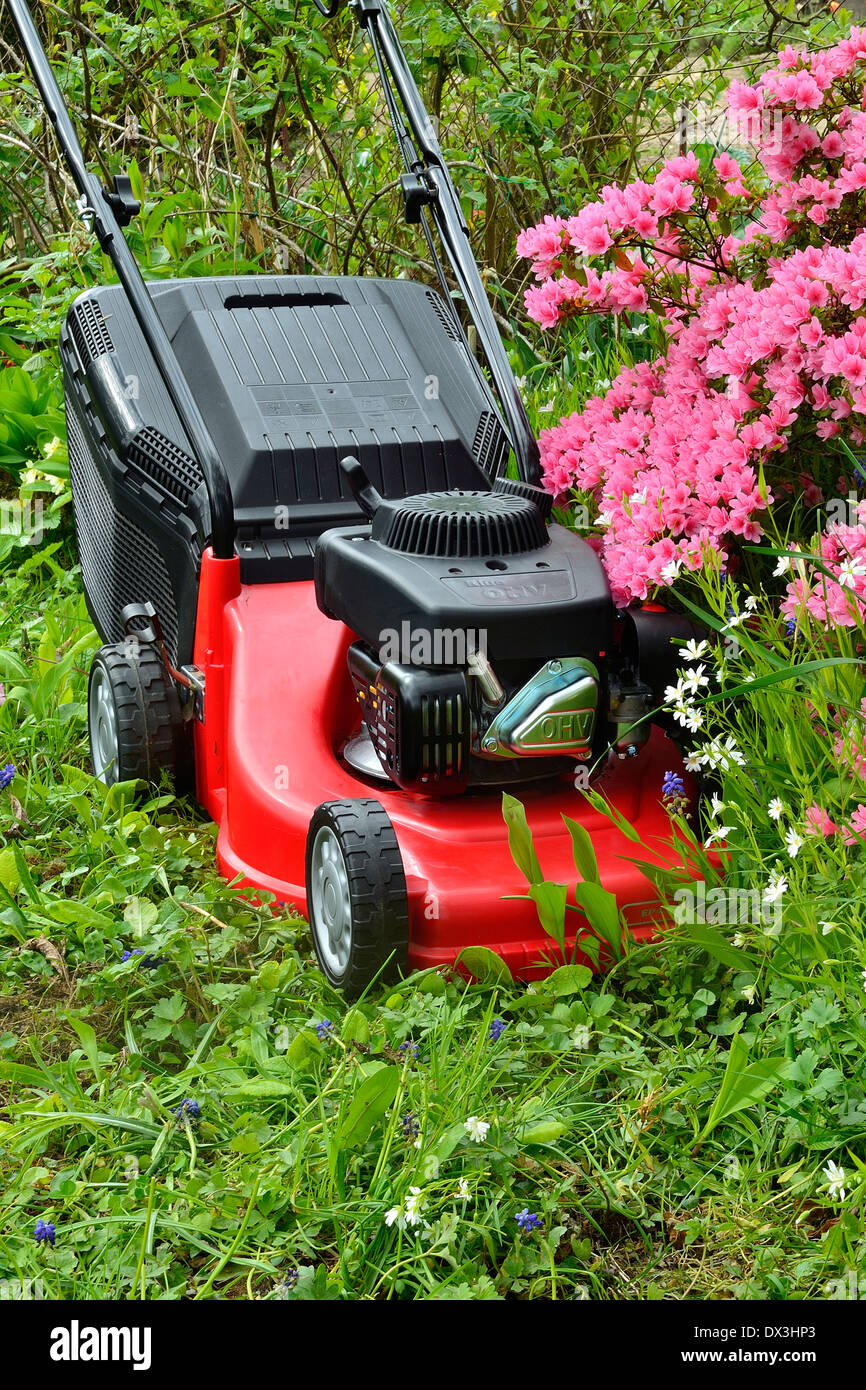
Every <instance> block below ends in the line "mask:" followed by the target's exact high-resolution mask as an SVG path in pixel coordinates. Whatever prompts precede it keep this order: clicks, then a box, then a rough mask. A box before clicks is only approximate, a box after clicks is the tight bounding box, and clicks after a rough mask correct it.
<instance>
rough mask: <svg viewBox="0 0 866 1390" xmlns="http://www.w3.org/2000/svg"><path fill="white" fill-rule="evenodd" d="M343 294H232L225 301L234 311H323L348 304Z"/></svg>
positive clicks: (289, 291) (289, 292)
mask: <svg viewBox="0 0 866 1390" xmlns="http://www.w3.org/2000/svg"><path fill="white" fill-rule="evenodd" d="M346 303H347V300H345V299H344V298H343V296H342V295H341V294H334V293H332V292H330V291H324V292H322V293H321V294H319V293H312V294H304V293H301V292H300V291H297V292H293V291H291V290H286V291H285V293H282V292H280V293H277V294H230V295H229V296H228V298H227V299H225V300H224V301H223V306H224V308H226V309H228V310H229V311H231V310H232V309H323V308H333V307H334V305H337V304H346Z"/></svg>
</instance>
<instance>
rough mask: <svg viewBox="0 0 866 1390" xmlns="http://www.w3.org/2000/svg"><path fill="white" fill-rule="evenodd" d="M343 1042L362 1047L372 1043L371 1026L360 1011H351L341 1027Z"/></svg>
mask: <svg viewBox="0 0 866 1390" xmlns="http://www.w3.org/2000/svg"><path fill="white" fill-rule="evenodd" d="M340 1037H341V1038H342V1039H343V1042H347V1043H360V1044H361V1046H362V1047H364V1046H366V1044H367V1043H368V1042H369V1041H370V1024H369V1021H368V1020H367V1018H366V1016H365V1015H364V1014H363V1013H362V1012H361V1010H360V1009H350V1010H349V1012H348V1013H347V1014H346V1017H345V1018H344V1019H343V1022H342V1024H341V1025H340Z"/></svg>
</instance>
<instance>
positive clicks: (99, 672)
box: [88, 666, 120, 786]
mask: <svg viewBox="0 0 866 1390" xmlns="http://www.w3.org/2000/svg"><path fill="white" fill-rule="evenodd" d="M88 721H89V725H90V748H91V752H92V754H93V770H94V773H95V774H96V776H97V777H98V779H99V781H100V782H104V783H105V784H106V786H110V785H111V784H112V782H115V781H117V765H118V757H119V753H120V749H119V744H118V736H117V714H116V711H115V708H114V699H113V697H112V694H111V687H110V685H109V682H108V678H107V676H106V673H105V671H104V670H103V669H102V667H101V666H96V667H95V669H94V672H93V678H92V680H91V682H90V694H89V697H88Z"/></svg>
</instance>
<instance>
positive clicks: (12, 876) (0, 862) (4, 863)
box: [0, 849, 21, 897]
mask: <svg viewBox="0 0 866 1390" xmlns="http://www.w3.org/2000/svg"><path fill="white" fill-rule="evenodd" d="M0 884H2V885H3V887H4V888H5V889H6V892H7V893H10V894H12V896H13V897H14V895H15V894H16V893H17V892H18V889H19V888H20V887H21V875H20V874H19V873H18V866H17V864H16V862H15V855H14V853H13V852H12V850H11V849H2V850H0Z"/></svg>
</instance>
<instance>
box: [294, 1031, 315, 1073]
mask: <svg viewBox="0 0 866 1390" xmlns="http://www.w3.org/2000/svg"><path fill="white" fill-rule="evenodd" d="M321 1053H322V1045H321V1043H320V1042H319V1039H318V1038H317V1037H316V1035H315V1033H311V1032H309V1031H308V1030H306V1029H305V1030H304V1031H303V1032H302V1033H298V1035H297V1037H294V1038H292V1041H291V1042H290V1043H289V1045H288V1047H287V1048H286V1061H287V1062H288V1063H289V1064H290V1065H291V1066H293V1067H296V1068H297V1069H298V1071H307V1070H309V1068H310V1067H311V1066H312V1064H313V1063H314V1062H315V1060H316V1058H317V1057H320V1056H321Z"/></svg>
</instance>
